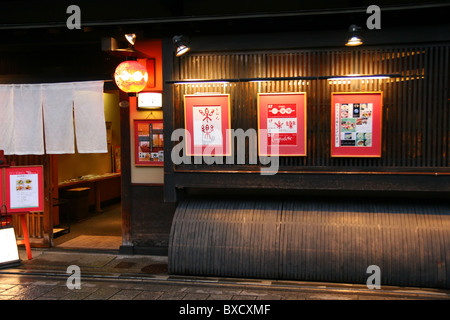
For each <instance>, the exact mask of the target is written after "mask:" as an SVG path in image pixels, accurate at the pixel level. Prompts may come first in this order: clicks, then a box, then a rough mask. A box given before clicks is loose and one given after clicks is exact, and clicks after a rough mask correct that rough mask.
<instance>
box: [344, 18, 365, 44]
mask: <svg viewBox="0 0 450 320" xmlns="http://www.w3.org/2000/svg"><path fill="white" fill-rule="evenodd" d="M361 44H363V41H362V38H361V27H358V26H357V25H356V24H352V25H351V26H350V27H349V28H348V36H347V43H346V44H345V45H346V46H347V47H355V46H359V45H361Z"/></svg>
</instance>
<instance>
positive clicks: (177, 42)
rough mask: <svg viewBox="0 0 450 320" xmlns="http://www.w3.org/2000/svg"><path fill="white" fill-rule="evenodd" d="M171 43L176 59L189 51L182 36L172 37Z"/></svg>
mask: <svg viewBox="0 0 450 320" xmlns="http://www.w3.org/2000/svg"><path fill="white" fill-rule="evenodd" d="M172 41H173V45H174V46H175V50H176V53H175V54H176V56H177V57H179V56H181V55H183V54H185V53H186V52H188V51H189V50H190V49H191V48H189V46H188V45H187V43H186V40H185V39H184V37H183V36H174V37H173V38H172Z"/></svg>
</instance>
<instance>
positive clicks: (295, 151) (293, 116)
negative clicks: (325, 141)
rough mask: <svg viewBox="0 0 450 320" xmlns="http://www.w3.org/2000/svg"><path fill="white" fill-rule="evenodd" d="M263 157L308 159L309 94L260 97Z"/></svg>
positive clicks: (260, 144)
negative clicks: (307, 112)
mask: <svg viewBox="0 0 450 320" xmlns="http://www.w3.org/2000/svg"><path fill="white" fill-rule="evenodd" d="M258 118H259V119H258V136H259V154H260V155H280V156H305V155H306V93H260V94H258Z"/></svg>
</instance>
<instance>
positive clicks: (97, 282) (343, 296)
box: [0, 249, 450, 311]
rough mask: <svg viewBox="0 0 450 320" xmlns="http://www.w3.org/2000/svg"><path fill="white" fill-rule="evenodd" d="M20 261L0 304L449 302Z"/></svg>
mask: <svg viewBox="0 0 450 320" xmlns="http://www.w3.org/2000/svg"><path fill="white" fill-rule="evenodd" d="M20 255H21V259H22V263H21V264H20V265H19V266H15V267H9V268H3V269H0V300H97V301H98V300H110V301H112V300H133V301H134V300H136V301H137V300H146V301H148V300H154V301H167V300H173V301H175V300H176V301H178V303H184V304H185V303H186V302H188V301H193V300H197V301H198V300H203V301H206V300H221V301H228V303H229V302H231V301H234V300H241V303H242V301H243V300H246V301H247V300H253V302H252V303H255V302H258V303H264V302H263V301H267V300H269V301H270V303H271V304H273V303H276V301H282V300H291V301H299V300H450V291H449V290H439V289H430V288H405V287H385V286H382V288H381V289H379V290H375V289H372V290H370V289H368V288H367V286H366V285H362V284H336V283H319V282H303V281H277V280H264V279H235V278H219V277H194V276H192V277H190V276H177V275H169V274H167V257H161V256H139V255H118V254H116V253H114V252H112V253H107V252H93V251H90V252H80V251H71V250H56V249H33V259H32V260H27V259H26V254H25V252H24V251H22V250H21V251H20ZM70 265H76V266H78V267H79V270H80V274H81V277H80V282H79V284H80V288H79V289H77V288H72V289H70V288H69V287H70V286H72V287H73V286H74V284H76V281H75V280H74V279H73V278H72V280H71V279H69V276H72V273H71V272H69V273H68V272H67V268H68V267H69V266H70ZM68 284H69V287H68ZM277 306H278V305H277ZM180 308H181V307H180ZM175 309H176V308H175ZM178 311H179V310H178ZM236 311H237V309H236ZM241 311H243V310H241ZM259 311H261V309H259Z"/></svg>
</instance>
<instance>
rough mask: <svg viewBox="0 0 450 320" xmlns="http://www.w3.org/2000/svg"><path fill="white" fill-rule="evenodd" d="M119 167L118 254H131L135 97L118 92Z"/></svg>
mask: <svg viewBox="0 0 450 320" xmlns="http://www.w3.org/2000/svg"><path fill="white" fill-rule="evenodd" d="M119 99H120V103H119V108H120V140H121V142H120V165H121V177H122V181H121V199H122V246H121V247H120V250H119V251H120V252H121V253H125V254H132V253H133V243H132V242H131V197H130V192H131V146H130V105H131V104H132V103H136V97H128V96H127V94H126V93H124V92H122V91H120V95H119Z"/></svg>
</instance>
